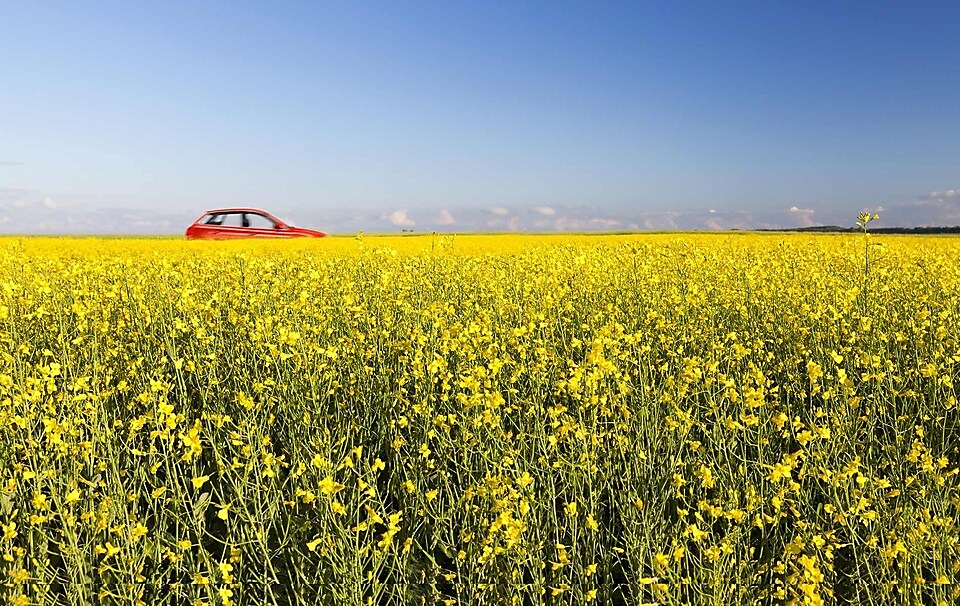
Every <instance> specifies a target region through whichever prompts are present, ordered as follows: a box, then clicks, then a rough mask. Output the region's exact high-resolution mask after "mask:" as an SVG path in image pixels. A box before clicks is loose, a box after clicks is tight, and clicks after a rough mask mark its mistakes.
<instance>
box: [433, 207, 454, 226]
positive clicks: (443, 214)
mask: <svg viewBox="0 0 960 606" xmlns="http://www.w3.org/2000/svg"><path fill="white" fill-rule="evenodd" d="M456 222H457V220H456V219H454V218H453V214H452V213H451V212H450V211H449V210H447V209H446V208H444V209H441V210H440V214H439V215H438V216H437V224H438V225H453V224H454V223H456Z"/></svg>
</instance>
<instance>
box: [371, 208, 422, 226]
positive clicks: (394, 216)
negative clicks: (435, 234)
mask: <svg viewBox="0 0 960 606" xmlns="http://www.w3.org/2000/svg"><path fill="white" fill-rule="evenodd" d="M380 218H381V219H385V220H387V221H389V222H390V223H392V224H393V225H396V226H397V227H413V226H414V225H416V224H417V223H416V221H414V220H413V219H411V218H410V217H408V216H407V211H406V210H404V209H399V210H395V211H393V212H392V213H389V214H383V215H380Z"/></svg>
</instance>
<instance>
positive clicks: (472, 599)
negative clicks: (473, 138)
mask: <svg viewBox="0 0 960 606" xmlns="http://www.w3.org/2000/svg"><path fill="white" fill-rule="evenodd" d="M958 338H960V240H957V239H952V238H934V237H930V238H920V237H895V236H883V237H874V236H870V235H869V234H867V233H861V234H856V235H850V234H847V235H830V236H828V235H823V236H811V235H783V234H769V235H768V234H709V235H708V234H687V235H684V234H651V235H630V236H560V235H558V236H521V235H515V236H493V235H491V236H456V237H454V236H416V237H413V236H411V237H392V238H389V237H376V238H374V237H357V238H330V239H325V240H313V241H289V242H255V241H242V242H213V243H211V242H185V241H180V240H132V239H131V240H127V239H114V240H110V239H32V238H24V239H17V238H5V239H0V599H2V600H4V601H5V603H7V604H11V605H17V606H26V605H28V604H30V605H32V604H126V605H130V606H135V605H138V604H184V605H187V604H190V605H193V604H209V605H214V604H220V605H224V606H230V605H233V604H236V605H241V604H256V605H260V604H275V605H280V604H336V605H353V604H356V605H358V606H359V605H362V604H371V605H386V604H398V605H400V604H403V605H406V604H431V605H433V604H447V605H453V604H458V605H486V604H490V605H500V604H507V605H513V604H516V605H538V604H588V605H589V604H605V605H611V604H630V605H640V604H669V605H679V604H689V605H691V606H698V605H703V604H722V605H725V606H730V605H738V604H796V605H801V604H807V605H818V604H876V605H881V604H883V605H887V604H911V605H912V604H918V605H919V604H924V605H927V604H934V605H947V604H956V603H958V602H960V584H958V578H960V529H958V520H960V478H958V463H960V426H958V422H960V419H958V407H957V382H958V381H960V376H958V369H960V340H958Z"/></svg>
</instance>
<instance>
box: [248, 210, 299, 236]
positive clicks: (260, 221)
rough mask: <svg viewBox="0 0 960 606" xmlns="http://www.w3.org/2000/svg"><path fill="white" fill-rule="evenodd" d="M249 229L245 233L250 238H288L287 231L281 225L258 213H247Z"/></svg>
mask: <svg viewBox="0 0 960 606" xmlns="http://www.w3.org/2000/svg"><path fill="white" fill-rule="evenodd" d="M245 218H246V222H245V224H246V225H247V227H246V228H245V231H247V233H248V234H249V235H248V236H246V237H249V238H288V237H290V234H289V233H286V232H287V230H284V229H281V228H280V224H279V223H277V222H276V221H274V220H273V218H271V217H269V216H267V215H265V214H263V213H258V212H247V213H245Z"/></svg>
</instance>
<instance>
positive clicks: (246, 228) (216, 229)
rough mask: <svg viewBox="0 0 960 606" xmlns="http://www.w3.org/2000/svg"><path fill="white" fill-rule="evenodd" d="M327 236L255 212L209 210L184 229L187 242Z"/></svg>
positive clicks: (248, 210) (257, 210)
mask: <svg viewBox="0 0 960 606" xmlns="http://www.w3.org/2000/svg"><path fill="white" fill-rule="evenodd" d="M326 235H327V234H325V233H323V232H322V231H316V230H313V229H304V228H302V227H293V226H292V225H287V224H286V223H284V222H283V221H281V220H280V219H278V218H276V217H274V216H273V215H271V214H270V213H268V212H266V211H263V210H260V209H258V208H217V209H214V210H208V211H207V212H205V213H203V215H202V216H201V217H200V218H199V219H197V220H196V221H194V222H193V224H192V225H191V226H190V227H188V228H187V239H189V240H229V239H233V238H323V237H324V236H326Z"/></svg>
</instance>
